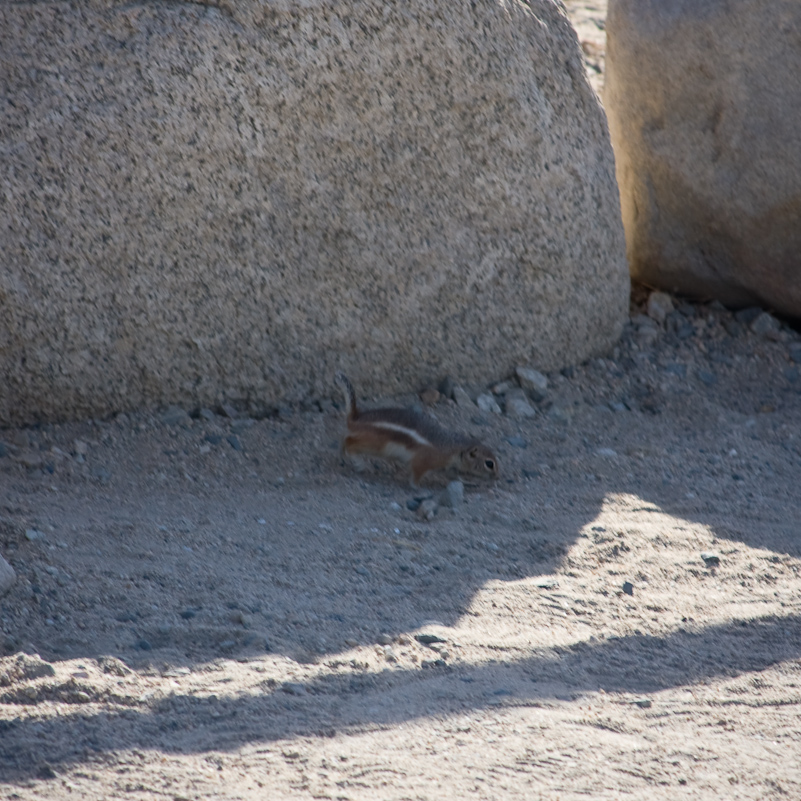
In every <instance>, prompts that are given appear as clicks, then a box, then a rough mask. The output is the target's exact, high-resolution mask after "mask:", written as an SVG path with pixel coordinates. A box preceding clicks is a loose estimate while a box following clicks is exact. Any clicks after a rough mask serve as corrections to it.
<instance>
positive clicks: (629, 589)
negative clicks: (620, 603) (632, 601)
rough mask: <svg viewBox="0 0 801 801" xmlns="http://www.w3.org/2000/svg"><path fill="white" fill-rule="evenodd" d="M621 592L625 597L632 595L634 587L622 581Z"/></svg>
mask: <svg viewBox="0 0 801 801" xmlns="http://www.w3.org/2000/svg"><path fill="white" fill-rule="evenodd" d="M623 592H625V593H626V595H634V585H633V584H632V583H631V582H630V581H624V582H623Z"/></svg>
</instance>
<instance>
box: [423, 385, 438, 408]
mask: <svg viewBox="0 0 801 801" xmlns="http://www.w3.org/2000/svg"><path fill="white" fill-rule="evenodd" d="M441 397H442V396H441V395H440V394H439V392H438V391H437V390H436V389H434V388H433V387H428V388H426V389H424V390H423V391H422V392H421V393H420V400H421V401H423V403H425V405H426V406H436V405H437V404H438V403H439V401H440V398H441Z"/></svg>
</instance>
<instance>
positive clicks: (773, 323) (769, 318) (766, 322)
mask: <svg viewBox="0 0 801 801" xmlns="http://www.w3.org/2000/svg"><path fill="white" fill-rule="evenodd" d="M749 328H750V329H751V330H752V331H753V332H754V333H755V334H758V335H759V336H763V337H766V338H767V339H773V340H776V339H779V335H780V334H781V329H782V324H781V323H780V322H779V321H778V320H777V319H776V318H775V317H774V316H773V315H772V314H768V312H762V313H761V314H760V315H759V316H758V317H755V318H754V320H753V321H752V322H751V325H750V326H749Z"/></svg>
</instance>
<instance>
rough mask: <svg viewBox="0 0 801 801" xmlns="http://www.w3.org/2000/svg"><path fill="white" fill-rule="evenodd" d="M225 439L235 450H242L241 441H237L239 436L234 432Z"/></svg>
mask: <svg viewBox="0 0 801 801" xmlns="http://www.w3.org/2000/svg"><path fill="white" fill-rule="evenodd" d="M225 439H226V440H227V442H228V444H229V445H230V446H231V447H232V448H233V449H234V450H235V451H241V450H242V443H241V442H240V441H239V437H238V436H237V435H236V434H229V435H228V436H227V437H226V438H225Z"/></svg>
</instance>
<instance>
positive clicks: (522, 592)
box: [0, 4, 801, 800]
mask: <svg viewBox="0 0 801 801" xmlns="http://www.w3.org/2000/svg"><path fill="white" fill-rule="evenodd" d="M599 8H601V6H600V5H599V6H598V8H596V7H594V6H590V4H582V5H581V6H580V7H579V9H578V12H581V14H583V15H584V17H578V18H579V22H578V23H577V24H578V25H579V32H580V38H581V39H582V40H583V41H586V42H590V41H591V37H590V35H589V34H590V33H593V31H595V33H594V34H593V35H594V36H596V40H597V34H598V32H599V31H600V36H601V39H600V41H601V42H602V28H601V27H599V25H598V24H596V22H594V21H593V20H600V22H601V23H602V20H603V15H602V8H601V11H599V10H598V9H599ZM578 12H577V15H578ZM594 15H595V16H594ZM599 15H600V16H599ZM582 19H583V20H584V21H583V22H582ZM582 26H584V27H582ZM585 27H586V28H587V30H588V31H589V33H588V34H587V35H586V36H585V35H584V33H583V31H584V29H585ZM593 41H595V40H593ZM584 49H585V52H588V53H589V52H591V51H592V48H591V47H588V46H587V45H585V46H584ZM596 57H597V58H598V59H599V60H598V61H597V63H598V64H601V65H602V51H601V53H600V55H598V53H596ZM588 69H589V70H591V69H592V66H591V65H590V66H588ZM599 74H600V73H599ZM645 298H646V293H645V292H643V291H640V290H638V291H637V292H635V295H634V297H633V300H632V323H631V324H630V325H629V326H628V327H627V329H626V332H625V333H624V336H623V339H622V340H621V342H620V343H619V345H618V346H617V347H616V348H615V349H614V351H613V352H612V353H610V354H608V355H607V357H606V358H604V359H596V360H593V361H591V362H589V363H587V364H585V365H580V366H577V367H576V368H574V369H572V370H566V371H564V372H563V373H558V374H552V375H549V376H548V378H549V387H548V391H547V394H546V396H545V398H544V399H542V400H540V401H539V402H534V401H532V405H533V406H535V407H536V416H534V417H533V418H527V419H523V420H515V419H512V418H510V417H509V416H508V415H506V414H495V413H492V412H481V411H479V410H478V408H473V409H471V408H467V407H458V406H456V405H455V404H454V403H453V402H451V401H442V402H440V403H438V404H437V405H436V406H434V407H433V408H432V409H431V413H432V414H434V415H436V417H437V418H439V420H440V421H441V422H442V423H443V424H446V425H449V426H451V427H454V428H459V429H462V430H466V431H470V432H473V433H474V434H476V435H478V436H480V437H481V438H482V439H483V440H484V441H485V442H487V443H488V444H489V445H490V446H491V447H492V448H493V449H495V451H496V453H497V455H498V457H499V459H500V461H501V465H502V471H503V476H502V478H501V479H500V480H499V481H498V482H495V483H474V484H473V483H470V482H467V481H466V482H465V488H464V493H465V494H464V500H463V502H461V503H458V502H457V504H456V508H453V509H451V508H447V507H439V508H438V510H437V513H436V515H435V516H434V517H433V519H431V520H425V519H424V518H423V517H422V516H421V515H420V514H419V512H418V511H414V509H413V507H415V505H416V504H418V503H419V501H420V499H421V497H422V496H425V495H426V494H427V493H426V492H423V493H421V492H419V491H414V490H412V489H410V488H409V487H408V484H406V483H405V480H404V477H403V474H402V473H398V472H397V471H395V470H393V469H391V468H390V467H388V466H385V465H380V464H377V465H373V466H371V467H370V469H369V470H368V471H367V472H365V473H362V474H357V473H355V472H354V471H353V470H352V469H351V468H350V467H349V466H348V465H345V464H343V463H342V461H341V459H340V456H339V450H338V440H339V437H340V435H341V431H342V428H343V420H342V414H341V411H340V410H339V409H338V408H336V406H335V405H334V404H333V403H332V402H331V400H330V399H321V402H320V404H319V406H315V407H314V408H307V409H288V408H285V409H282V410H281V411H280V414H279V415H277V416H275V417H272V418H269V419H262V420H252V419H250V418H248V417H247V410H244V409H240V410H238V411H237V416H236V418H235V419H232V418H231V417H227V416H225V415H223V414H219V412H221V411H222V410H214V411H215V413H214V414H212V413H210V412H208V411H207V410H206V411H205V412H204V414H205V416H203V415H200V414H199V413H198V412H199V411H200V410H189V411H191V412H192V414H193V416H191V417H190V416H189V415H187V414H185V413H181V412H180V410H169V411H166V412H165V411H164V410H161V411H156V412H152V413H151V412H148V413H145V412H143V413H139V414H135V415H121V416H119V417H117V418H116V419H114V420H110V421H86V422H82V423H74V424H65V425H58V426H41V427H38V428H33V429H24V430H4V431H0V454H1V455H0V553H2V554H3V555H4V556H5V558H6V559H7V560H8V561H9V562H10V563H11V565H12V566H13V567H14V570H15V571H16V573H17V580H16V582H15V584H14V585H13V587H12V589H11V590H10V591H9V592H8V593H7V594H6V595H5V596H3V597H2V598H0V613H1V617H0V625H1V626H2V628H1V629H0V792H2V793H3V794H4V797H6V798H21V799H65V798H86V799H107V798H130V799H137V798H138V799H152V798H167V799H176V800H178V799H211V798H226V799H232V798H243V799H263V798H301V799H307V798H320V799H440V798H443V799H444V798H449V799H451V798H462V797H467V798H485V799H497V798H503V799H507V798H525V799H538V798H543V799H556V798H559V799H573V798H587V797H589V798H594V799H607V798H609V799H612V798H621V797H632V798H645V797H648V798H654V799H660V798H665V799H668V798H670V799H674V798H685V797H687V798H697V799H720V798H727V799H767V798H783V799H791V798H801V718H800V717H799V713H800V712H801V573H799V568H801V493H799V476H801V375H800V373H801V364H799V362H801V350H799V343H801V336H799V334H798V333H797V332H796V331H793V330H792V329H789V328H787V327H786V326H782V325H780V324H778V323H777V322H776V321H773V320H772V319H770V318H765V317H759V318H756V319H753V318H752V316H749V315H748V314H746V315H739V316H734V315H733V314H731V313H730V312H727V311H725V310H723V309H721V308H719V307H717V306H715V305H706V304H693V305H690V304H683V305H680V307H679V308H678V309H677V310H675V311H674V312H672V313H671V314H670V315H669V316H668V318H667V320H666V321H665V322H664V323H663V324H657V323H654V322H653V321H652V320H651V319H650V318H648V317H646V316H643V314H642V312H643V311H644V308H645V307H644V301H645ZM454 378H455V379H456V380H457V381H458V376H454ZM493 378H494V380H496V381H498V380H501V379H503V378H504V376H496V377H493ZM415 389H417V388H415ZM468 390H470V391H472V392H473V394H474V395H475V394H476V393H477V392H478V391H479V390H484V391H486V388H480V387H475V388H468ZM334 393H335V390H334V387H333V385H332V397H333V396H334ZM380 400H381V399H365V402H366V403H367V404H368V405H369V404H371V403H378V402H379V401H380ZM388 400H389V401H392V402H397V403H413V402H415V401H416V397H415V396H414V395H409V396H407V397H405V398H396V399H383V401H384V402H386V401H388ZM498 400H499V403H500V405H501V406H503V397H502V396H499V397H498ZM444 484H445V480H444V479H443V480H441V481H439V482H438V481H437V480H432V481H430V482H429V483H428V486H427V491H428V494H431V495H432V497H433V499H434V500H437V499H439V498H440V495H441V492H442V487H443V486H444Z"/></svg>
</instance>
